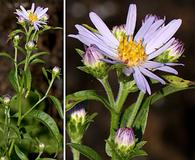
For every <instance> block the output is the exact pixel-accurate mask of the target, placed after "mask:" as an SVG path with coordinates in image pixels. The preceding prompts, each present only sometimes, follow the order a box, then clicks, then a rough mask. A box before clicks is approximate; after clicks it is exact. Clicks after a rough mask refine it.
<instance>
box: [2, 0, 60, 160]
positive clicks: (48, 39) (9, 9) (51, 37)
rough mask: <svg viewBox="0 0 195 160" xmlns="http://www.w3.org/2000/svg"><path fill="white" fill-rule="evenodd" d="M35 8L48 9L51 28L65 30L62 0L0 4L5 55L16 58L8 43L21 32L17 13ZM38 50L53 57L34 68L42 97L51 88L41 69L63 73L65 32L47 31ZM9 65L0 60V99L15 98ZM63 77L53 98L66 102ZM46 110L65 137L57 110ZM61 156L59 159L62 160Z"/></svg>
mask: <svg viewBox="0 0 195 160" xmlns="http://www.w3.org/2000/svg"><path fill="white" fill-rule="evenodd" d="M33 2H34V3H35V6H36V7H37V6H41V7H48V8H49V10H48V12H47V13H48V15H49V20H48V23H49V25H51V26H55V27H57V26H59V27H63V0H35V1H29V0H6V1H5V0H0V52H2V51H6V52H8V53H9V54H10V55H12V56H13V55H14V52H13V48H12V44H11V42H8V43H7V42H6V41H7V38H8V34H9V33H10V32H11V31H12V30H14V29H16V28H18V27H19V26H18V25H17V24H16V22H17V19H16V15H15V14H14V12H15V10H16V9H17V8H19V6H20V5H22V6H24V8H26V9H30V7H31V4H32V3H33ZM37 45H38V48H39V50H40V51H47V52H49V53H50V54H49V55H46V56H43V59H44V60H45V61H46V64H45V65H43V64H36V65H32V66H31V70H32V76H33V85H32V87H33V88H36V89H37V90H38V91H40V92H41V93H45V91H46V89H47V87H48V84H47V81H46V79H45V78H44V76H43V74H42V71H41V68H42V67H43V66H45V68H47V69H52V68H53V67H54V66H58V67H60V68H61V73H63V30H50V31H46V32H45V33H44V34H42V35H41V36H40V39H39V41H38V44H37ZM12 67H13V66H12V64H11V63H10V61H9V60H8V59H6V58H4V57H0V96H3V95H11V96H13V94H14V93H13V90H12V87H11V85H10V83H9V81H8V74H9V71H10V69H11V68H12ZM62 86H63V75H61V79H57V80H55V82H54V85H53V87H52V89H51V92H50V94H52V95H54V96H56V97H58V98H59V99H60V100H61V101H62V99H63V87H62ZM46 104H47V107H46V109H45V111H46V112H47V113H49V114H50V115H51V116H52V117H53V118H54V119H55V121H56V122H57V124H58V126H59V127H60V131H61V133H62V134H63V120H61V119H60V117H59V115H58V113H57V112H56V110H55V107H54V106H53V105H51V103H48V102H46ZM62 155H63V154H62V153H61V154H59V155H58V157H59V159H62Z"/></svg>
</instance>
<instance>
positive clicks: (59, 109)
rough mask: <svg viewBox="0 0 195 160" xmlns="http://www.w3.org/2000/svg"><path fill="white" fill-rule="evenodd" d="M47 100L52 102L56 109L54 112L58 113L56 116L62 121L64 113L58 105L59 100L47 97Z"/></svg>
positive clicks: (59, 104)
mask: <svg viewBox="0 0 195 160" xmlns="http://www.w3.org/2000/svg"><path fill="white" fill-rule="evenodd" d="M49 98H50V99H51V100H52V102H53V104H54V106H55V107H56V110H57V111H58V114H59V115H60V117H61V118H62V119H64V113H63V110H62V105H61V103H60V100H59V99H58V98H56V97H54V96H49Z"/></svg>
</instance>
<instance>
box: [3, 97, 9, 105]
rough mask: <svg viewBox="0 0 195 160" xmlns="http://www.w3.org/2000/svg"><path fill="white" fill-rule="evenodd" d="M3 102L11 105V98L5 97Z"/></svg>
mask: <svg viewBox="0 0 195 160" xmlns="http://www.w3.org/2000/svg"><path fill="white" fill-rule="evenodd" d="M3 102H4V103H5V104H9V102H10V97H9V96H5V97H4V98H3Z"/></svg>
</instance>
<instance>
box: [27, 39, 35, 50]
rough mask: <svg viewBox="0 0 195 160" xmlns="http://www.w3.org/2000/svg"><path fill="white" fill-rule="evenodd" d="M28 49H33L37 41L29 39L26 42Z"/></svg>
mask: <svg viewBox="0 0 195 160" xmlns="http://www.w3.org/2000/svg"><path fill="white" fill-rule="evenodd" d="M26 47H27V49H29V50H32V49H33V48H34V47H35V43H34V42H33V41H29V42H28V43H27V44H26Z"/></svg>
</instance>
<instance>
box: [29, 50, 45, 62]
mask: <svg viewBox="0 0 195 160" xmlns="http://www.w3.org/2000/svg"><path fill="white" fill-rule="evenodd" d="M48 54H49V53H48V52H38V53H34V54H33V55H32V56H31V57H30V62H31V61H32V60H33V59H35V58H37V57H39V56H43V55H48Z"/></svg>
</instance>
